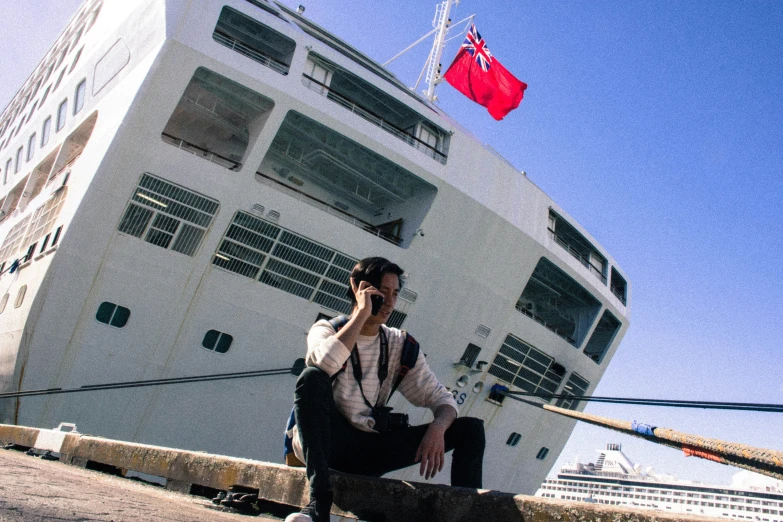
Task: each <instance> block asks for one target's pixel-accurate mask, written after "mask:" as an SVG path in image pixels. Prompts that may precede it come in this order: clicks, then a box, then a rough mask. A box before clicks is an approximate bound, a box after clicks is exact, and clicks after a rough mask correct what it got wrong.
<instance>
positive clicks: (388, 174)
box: [256, 111, 437, 248]
mask: <svg viewBox="0 0 783 522" xmlns="http://www.w3.org/2000/svg"><path fill="white" fill-rule="evenodd" d="M256 180H257V181H259V182H260V183H264V184H265V185H267V186H270V187H273V188H275V189H277V190H280V191H282V192H285V193H287V194H289V195H292V196H293V197H296V198H297V199H299V200H300V201H302V202H305V203H308V204H310V205H312V206H314V207H316V208H318V209H319V210H322V211H324V212H327V213H329V214H332V215H334V216H337V217H338V218H340V219H342V220H343V221H344V222H348V223H351V224H353V225H355V226H358V227H360V228H362V229H363V230H365V231H366V232H369V233H371V234H373V235H376V236H378V237H380V238H382V239H384V240H386V241H389V242H391V243H394V244H396V245H399V246H401V247H403V248H407V247H408V246H409V245H410V242H411V241H412V239H413V237H414V235H415V233H416V231H417V230H418V229H419V226H420V225H421V222H422V221H423V220H424V217H425V216H426V214H427V212H428V211H429V208H430V206H431V205H432V202H433V200H434V199H435V195H436V194H437V189H436V188H435V187H434V186H433V185H431V184H429V183H427V182H426V181H424V180H423V179H421V178H420V177H418V176H416V175H415V174H413V173H412V172H409V171H408V170H405V169H403V168H402V167H400V166H398V165H396V164H395V163H393V162H391V161H389V160H388V159H386V158H385V157H383V156H381V155H379V154H376V153H375V152H373V151H371V150H369V149H367V148H366V147H364V146H362V145H360V144H358V143H356V142H354V141H352V140H350V139H348V138H346V137H345V136H342V135H341V134H338V133H336V132H335V131H333V130H332V129H330V128H329V127H326V126H324V125H321V124H320V123H318V122H316V121H314V120H312V119H310V118H307V117H306V116H303V115H301V114H299V113H297V112H294V111H290V112H289V113H288V114H287V115H286V117H285V120H284V121H283V124H282V125H281V126H280V130H279V131H278V133H277V135H276V136H275V138H274V140H273V141H272V144H271V145H270V147H269V151H268V152H267V154H266V156H265V157H264V160H263V162H262V163H261V165H260V167H259V169H258V172H257V173H256Z"/></svg>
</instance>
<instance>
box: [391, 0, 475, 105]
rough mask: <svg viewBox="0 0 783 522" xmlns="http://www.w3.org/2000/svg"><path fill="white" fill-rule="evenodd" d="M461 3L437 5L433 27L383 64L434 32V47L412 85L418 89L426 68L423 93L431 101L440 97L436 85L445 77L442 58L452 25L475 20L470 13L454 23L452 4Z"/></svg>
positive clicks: (453, 0) (448, 0)
mask: <svg viewBox="0 0 783 522" xmlns="http://www.w3.org/2000/svg"><path fill="white" fill-rule="evenodd" d="M459 3H460V0H444V1H443V2H441V3H440V4H439V5H437V6H436V7H435V17H434V18H433V19H432V27H433V29H432V30H431V31H430V32H428V33H427V34H425V35H424V36H422V37H421V38H419V39H418V40H416V41H415V42H414V43H412V44H411V45H409V46H408V47H407V48H405V49H404V50H402V51H401V52H399V53H398V54H397V55H395V56H394V57H393V58H391V59H389V60H388V61H387V62H386V63H384V64H383V65H384V67H385V66H386V65H388V64H390V63H391V62H393V61H394V60H396V59H397V58H399V57H400V56H402V55H403V54H405V53H406V52H408V51H410V50H411V49H413V48H414V47H416V46H417V45H418V44H420V43H421V42H423V41H424V40H426V39H427V38H429V37H430V36H431V35H433V34H434V35H435V40H434V41H433V42H432V49H431V50H430V54H429V55H428V56H427V61H426V62H425V63H424V67H423V68H422V70H421V74H419V78H418V80H416V85H414V86H413V87H412V89H413V90H416V89H418V87H419V83H421V77H422V76H424V71H425V70H426V71H427V75H426V77H425V81H426V82H427V90H426V91H423V93H424V96H425V97H426V98H427V99H428V100H429V101H430V102H435V100H437V99H438V97H437V96H436V95H435V87H436V86H437V85H438V84H439V83H440V82H441V80H442V79H443V78H442V76H441V75H440V70H441V62H440V60H441V57H442V56H443V49H444V48H445V46H446V44H447V43H448V42H449V40H451V39H448V38H447V37H448V34H449V29H451V27H452V26H455V25H460V24H462V23H464V22H467V23H468V25H470V22H472V21H473V17H474V16H475V15H470V16H469V17H467V18H465V19H463V20H460V21H459V22H457V23H456V24H452V23H451V17H450V14H451V6H452V5H455V6H456V5H459ZM455 38H456V37H455ZM452 39H453V38H452Z"/></svg>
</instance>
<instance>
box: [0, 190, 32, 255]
mask: <svg viewBox="0 0 783 522" xmlns="http://www.w3.org/2000/svg"><path fill="white" fill-rule="evenodd" d="M14 190H16V189H14ZM6 201H7V198H6ZM29 222H30V216H29V215H27V216H25V218H24V219H22V220H21V221H20V222H19V223H17V224H16V225H14V226H13V227H12V228H11V230H10V231H9V232H8V236H6V238H5V241H3V245H2V246H0V259H3V260H5V259H8V258H10V257H11V256H12V255H13V254H15V253H16V250H17V248H19V244H20V243H21V242H22V238H23V237H24V231H25V230H27V224H28V223H29Z"/></svg>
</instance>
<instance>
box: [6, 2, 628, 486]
mask: <svg viewBox="0 0 783 522" xmlns="http://www.w3.org/2000/svg"><path fill="white" fill-rule="evenodd" d="M390 30H391V28H390ZM31 69H32V73H31V74H30V76H29V78H28V79H27V81H26V82H25V83H24V85H22V86H21V88H20V89H19V91H18V93H17V94H16V96H15V97H14V98H13V99H12V101H11V102H10V104H9V105H8V106H7V107H6V108H5V110H4V112H3V113H2V116H0V176H1V177H2V194H0V197H1V199H0V241H2V243H0V271H2V275H1V276H0V292H1V293H0V392H14V391H19V390H36V389H49V388H63V389H70V388H78V387H82V386H88V385H95V384H104V383H114V382H125V381H137V380H147V379H163V378H170V377H182V376H193V375H207V374H218V373H231V372H241V371H248V370H265V369H279V368H290V367H291V366H292V364H293V362H294V360H295V359H297V358H299V357H302V356H303V355H304V351H305V335H306V333H307V331H308V329H309V327H310V325H312V323H313V322H314V321H316V320H317V319H318V318H320V317H324V316H329V317H331V316H334V315H337V314H339V313H346V312H348V311H349V303H348V301H347V299H346V296H345V291H346V288H347V283H348V274H349V271H350V269H351V267H352V266H353V265H354V263H355V262H356V261H357V260H358V259H361V258H363V257H366V256H370V255H380V256H384V257H387V258H389V259H392V260H394V261H395V262H397V263H399V264H400V265H401V266H402V267H403V268H404V269H405V270H406V272H407V280H406V284H405V287H404V289H403V291H402V293H401V294H400V299H399V301H398V304H397V309H396V310H395V312H394V314H393V316H392V318H391V319H390V323H391V325H392V326H397V327H402V328H405V329H407V330H409V331H411V332H412V333H414V334H415V335H416V337H417V339H418V340H419V341H420V342H421V345H422V347H423V350H424V352H425V353H426V354H427V356H428V363H429V364H430V366H431V367H432V368H433V369H434V371H435V372H436V373H437V375H438V376H439V377H440V379H441V381H442V382H443V383H444V384H445V385H446V386H449V388H450V389H451V390H452V391H453V393H454V394H455V397H456V398H457V402H458V404H459V406H460V409H461V411H460V414H461V415H472V416H476V417H480V418H482V419H484V421H485V423H486V427H487V440H488V450H487V453H486V459H485V466H484V469H485V486H486V487H490V488H493V489H498V490H504V491H513V492H522V493H533V492H534V491H536V489H537V488H538V487H539V485H540V484H541V482H542V480H544V478H545V477H546V475H547V473H548V471H549V470H550V467H551V466H552V463H553V462H554V461H555V460H556V458H557V456H558V455H559V453H560V452H561V450H562V448H563V446H564V444H565V443H566V441H567V439H568V437H569V435H570V433H571V431H572V429H573V427H574V423H575V421H574V420H572V419H567V418H563V417H560V416H557V415H555V414H552V413H549V412H546V411H543V410H542V409H541V408H538V407H536V406H534V405H529V404H524V403H521V402H518V401H513V400H511V399H506V400H505V401H504V400H503V399H504V397H503V396H502V395H498V394H497V393H496V390H497V387H496V386H495V385H501V386H506V387H508V388H511V389H514V390H524V391H528V392H543V393H559V394H565V395H567V396H570V397H566V398H563V399H559V400H557V401H555V400H552V401H549V402H551V403H552V404H557V405H558V406H562V407H566V408H578V409H581V408H583V404H584V403H581V404H580V403H579V401H578V397H579V396H581V395H584V394H590V393H591V392H592V391H593V390H594V389H595V387H596V385H597V384H598V381H599V380H600V378H601V376H602V375H603V373H604V371H605V370H606V367H607V365H608V363H609V361H610V360H611V358H612V356H613V355H614V353H615V352H616V350H617V348H618V345H619V344H620V341H621V339H622V337H623V335H624V334H625V332H626V330H627V328H628V326H629V313H630V284H629V283H628V281H627V278H626V276H625V274H624V272H623V270H622V269H621V268H620V267H619V266H618V265H617V263H616V262H615V261H614V259H613V257H612V256H611V255H610V254H609V252H607V251H606V250H605V249H604V248H603V247H601V245H599V244H598V243H597V241H596V240H595V239H594V238H593V237H592V236H591V235H590V234H589V233H588V232H587V231H585V230H584V229H583V228H582V227H581V226H580V225H579V224H578V223H576V222H575V221H574V220H573V219H572V218H571V217H570V216H569V215H568V213H567V212H566V211H565V210H564V209H562V208H560V207H559V206H558V205H557V203H556V202H554V201H553V200H552V199H551V198H549V197H548V196H547V195H546V194H544V193H543V192H542V191H541V190H540V189H538V188H537V187H536V186H535V185H534V184H533V182H532V181H530V180H529V179H528V178H527V177H526V175H525V174H524V172H520V171H519V170H517V169H515V168H514V167H513V166H512V165H511V164H509V163H508V162H507V161H505V160H504V159H503V158H502V157H499V156H498V155H497V154H496V153H495V152H494V151H492V150H491V149H490V148H488V147H486V146H484V145H482V144H481V143H480V142H479V141H478V140H477V139H476V138H475V137H473V136H472V135H471V134H470V133H469V132H467V131H466V130H465V129H463V128H462V127H461V126H460V125H459V123H457V121H456V120H458V119H459V118H456V120H455V119H452V118H451V117H449V116H448V115H446V114H444V113H443V112H442V111H441V110H440V109H439V108H438V107H437V106H435V105H433V104H431V103H429V102H428V101H426V100H425V99H423V98H422V97H421V96H419V95H417V94H416V93H415V92H413V91H411V90H410V89H408V88H407V87H405V86H404V84H403V83H401V82H400V81H399V80H398V79H397V78H396V77H395V76H394V75H393V74H392V73H390V72H389V71H388V70H386V69H384V68H383V67H381V66H380V65H378V64H377V63H376V62H374V61H373V60H371V59H370V58H368V57H367V56H365V55H363V54H362V53H361V52H359V51H358V50H356V49H354V48H352V47H351V46H350V45H348V44H347V43H345V42H344V41H342V40H341V39H340V38H339V37H337V36H335V35H332V34H330V33H329V32H327V31H326V30H324V29H322V28H321V27H319V26H318V25H316V24H314V23H313V22H312V21H310V20H308V19H307V18H305V17H304V15H303V14H301V13H298V12H296V11H294V10H292V9H290V8H288V7H286V6H285V5H283V4H281V3H277V2H271V1H269V2H267V1H266V0H220V1H217V0H204V1H198V2H196V1H187V0H139V1H136V2H124V1H121V0H87V1H85V3H84V4H83V5H82V6H81V8H80V9H79V10H78V12H77V13H76V14H75V16H74V17H73V19H72V20H71V22H70V23H69V25H68V26H67V28H66V29H65V31H64V32H63V33H62V34H61V36H60V37H59V39H58V40H57V41H56V43H55V44H54V46H53V47H52V48H51V50H50V51H49V52H48V53H47V54H46V55H45V56H44V57H43V59H42V60H41V62H40V63H39V64H38V65H37V66H36V67H31ZM564 146H565V145H564ZM531 153H535V151H532V152H531ZM293 387H294V377H293V376H291V375H277V376H269V377H255V378H252V379H234V380H222V381H211V382H202V383H193V384H176V385H169V386H155V387H139V388H133V389H120V390H101V391H90V392H86V393H73V394H60V395H45V396H35V397H24V398H13V399H8V398H6V399H0V422H2V423H10V424H19V425H29V426H38V427H46V428H51V427H54V426H57V425H58V423H60V422H63V421H64V422H71V423H75V424H76V425H77V426H78V428H79V430H80V431H81V432H82V433H90V434H94V435H100V436H103V437H110V438H116V439H121V440H127V441H138V442H143V443H149V444H157V445H163V446H172V447H177V448H183V449H192V450H203V451H208V452H212V453H219V454H226V455H233V456H238V457H247V458H253V459H259V460H267V461H272V462H280V461H281V458H282V430H283V427H284V424H285V420H286V419H287V416H288V413H289V412H290V408H291V403H292V394H293ZM530 400H531V401H533V402H538V403H544V402H545V401H544V400H543V399H537V398H531V399H530ZM392 405H393V406H394V407H395V408H397V409H398V410H402V411H408V409H407V408H408V407H407V406H406V405H404V404H403V401H402V399H401V398H400V397H399V396H398V397H396V399H395V400H394V401H393V402H392ZM408 413H410V414H411V421H412V422H415V423H419V422H425V421H427V420H428V419H429V416H430V414H429V412H426V411H421V410H417V409H411V410H410V411H408ZM394 476H395V477H398V478H410V479H412V480H417V479H418V474H417V473H416V471H415V470H408V471H402V472H399V473H397V474H395V475H394ZM448 476H449V475H448V473H442V474H440V475H439V478H441V479H442V478H443V477H446V478H447V477H448Z"/></svg>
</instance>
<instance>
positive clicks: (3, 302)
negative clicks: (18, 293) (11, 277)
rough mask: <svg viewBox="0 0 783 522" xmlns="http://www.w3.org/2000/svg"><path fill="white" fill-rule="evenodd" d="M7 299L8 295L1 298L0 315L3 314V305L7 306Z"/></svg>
mask: <svg viewBox="0 0 783 522" xmlns="http://www.w3.org/2000/svg"><path fill="white" fill-rule="evenodd" d="M3 265H5V263H3ZM8 297H9V295H8V294H5V295H4V296H3V298H2V299H0V314H2V313H3V312H5V305H7V304H8Z"/></svg>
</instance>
